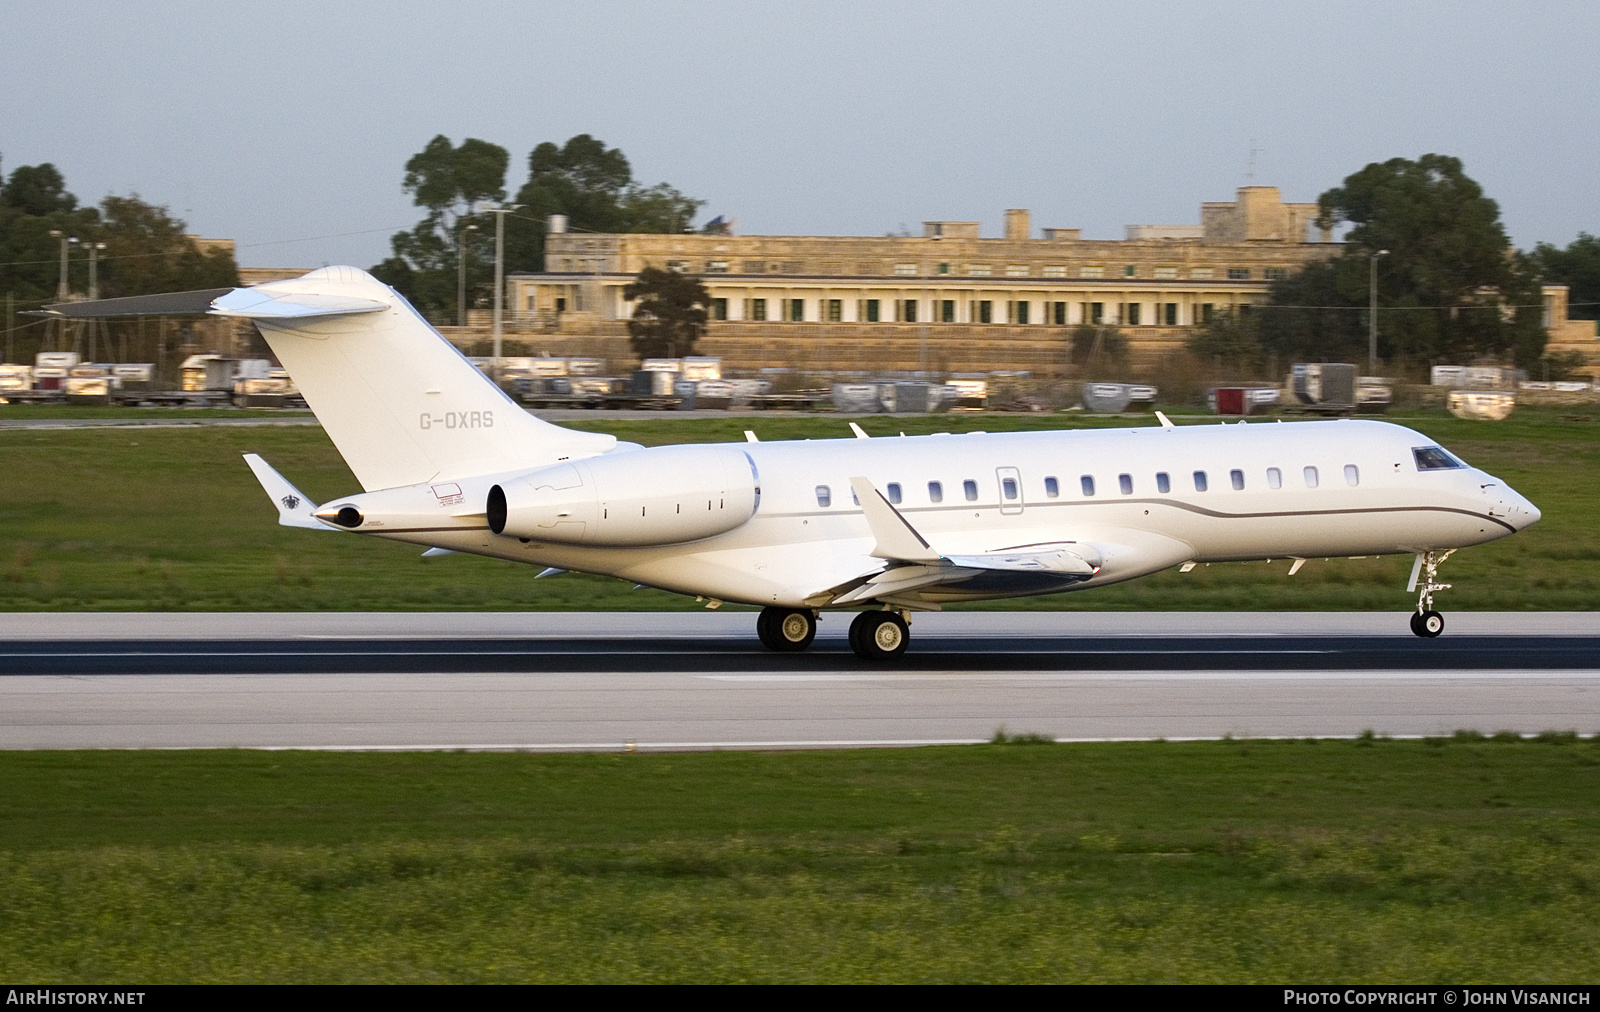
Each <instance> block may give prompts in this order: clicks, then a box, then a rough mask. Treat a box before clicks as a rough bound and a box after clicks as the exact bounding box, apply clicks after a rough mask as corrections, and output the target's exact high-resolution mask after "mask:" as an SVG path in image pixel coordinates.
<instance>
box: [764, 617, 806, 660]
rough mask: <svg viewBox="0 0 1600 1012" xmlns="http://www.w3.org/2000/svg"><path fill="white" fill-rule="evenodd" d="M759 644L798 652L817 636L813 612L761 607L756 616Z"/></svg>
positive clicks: (770, 648) (787, 651)
mask: <svg viewBox="0 0 1600 1012" xmlns="http://www.w3.org/2000/svg"><path fill="white" fill-rule="evenodd" d="M756 635H757V636H758V637H760V638H761V644H762V645H763V646H765V647H766V648H767V649H769V650H776V651H778V652H779V653H785V654H792V653H798V652H800V651H801V650H804V649H805V648H806V647H809V646H810V645H811V641H812V640H814V639H816V638H817V616H816V613H815V612H812V611H806V610H803V609H797V608H762V609H761V614H760V615H759V616H758V617H757V618H756Z"/></svg>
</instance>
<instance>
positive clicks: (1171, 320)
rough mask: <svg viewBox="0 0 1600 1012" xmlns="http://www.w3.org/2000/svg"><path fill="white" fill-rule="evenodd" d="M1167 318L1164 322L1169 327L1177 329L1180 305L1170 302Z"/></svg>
mask: <svg viewBox="0 0 1600 1012" xmlns="http://www.w3.org/2000/svg"><path fill="white" fill-rule="evenodd" d="M1165 317H1166V318H1165V319H1164V320H1162V322H1163V323H1165V324H1166V325H1167V326H1169V327H1176V326H1177V325H1178V304H1177V303H1176V302H1169V303H1167V304H1166V313H1165Z"/></svg>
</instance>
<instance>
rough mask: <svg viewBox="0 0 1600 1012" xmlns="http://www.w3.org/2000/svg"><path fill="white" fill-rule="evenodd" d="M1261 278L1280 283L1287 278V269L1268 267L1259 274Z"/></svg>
mask: <svg viewBox="0 0 1600 1012" xmlns="http://www.w3.org/2000/svg"><path fill="white" fill-rule="evenodd" d="M1261 276H1262V277H1264V278H1266V279H1267V280H1268V281H1282V280H1283V279H1284V278H1286V277H1288V276H1289V271H1288V268H1285V267H1268V268H1267V269H1266V270H1264V271H1262V272H1261Z"/></svg>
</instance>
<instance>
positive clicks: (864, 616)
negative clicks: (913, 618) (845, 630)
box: [850, 611, 911, 661]
mask: <svg viewBox="0 0 1600 1012" xmlns="http://www.w3.org/2000/svg"><path fill="white" fill-rule="evenodd" d="M910 642H911V630H910V629H909V628H907V626H906V620H905V619H903V618H901V617H900V616H899V615H897V614H896V613H894V612H892V611H864V612H862V613H861V614H859V615H857V616H856V617H855V620H854V621H853V622H851V623H850V649H851V650H854V651H855V652H856V656H857V657H860V658H861V659H863V660H868V661H888V660H893V659H894V658H896V657H899V656H900V655H901V654H903V653H905V652H906V645H907V644H908V643H910Z"/></svg>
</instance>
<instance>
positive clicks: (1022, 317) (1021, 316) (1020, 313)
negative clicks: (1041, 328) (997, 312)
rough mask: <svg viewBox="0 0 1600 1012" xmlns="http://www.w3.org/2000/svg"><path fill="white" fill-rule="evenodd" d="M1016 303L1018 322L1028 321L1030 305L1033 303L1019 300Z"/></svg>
mask: <svg viewBox="0 0 1600 1012" xmlns="http://www.w3.org/2000/svg"><path fill="white" fill-rule="evenodd" d="M1014 305H1015V307H1016V309H1015V312H1016V317H1017V322H1018V323H1027V322H1028V307H1029V306H1031V305H1033V303H1031V302H1017V303H1014Z"/></svg>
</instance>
